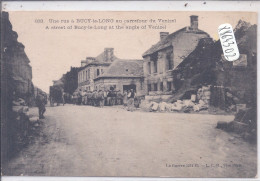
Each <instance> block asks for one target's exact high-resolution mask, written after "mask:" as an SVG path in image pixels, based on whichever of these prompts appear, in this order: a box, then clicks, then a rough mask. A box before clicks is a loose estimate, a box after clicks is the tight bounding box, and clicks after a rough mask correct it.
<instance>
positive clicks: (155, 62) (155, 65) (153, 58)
mask: <svg viewBox="0 0 260 181" xmlns="http://www.w3.org/2000/svg"><path fill="white" fill-rule="evenodd" d="M150 59H151V62H152V63H153V73H157V72H158V53H154V54H152V55H151V56H150Z"/></svg>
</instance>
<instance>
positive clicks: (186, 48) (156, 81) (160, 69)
mask: <svg viewBox="0 0 260 181" xmlns="http://www.w3.org/2000/svg"><path fill="white" fill-rule="evenodd" d="M208 37H210V36H209V35H208V34H207V33H206V32H204V31H202V30H200V29H198V16H194V15H193V16H190V26H187V27H184V28H182V29H180V30H178V31H176V32H174V33H172V34H169V33H168V32H160V41H159V42H158V43H156V44H155V45H153V46H152V47H151V48H150V49H148V50H147V51H146V52H145V53H144V54H143V59H144V65H143V68H144V76H145V82H144V84H145V86H144V87H145V92H146V94H149V92H157V93H159V94H167V93H169V94H170V93H171V92H172V91H173V90H174V89H175V88H174V84H173V81H174V78H173V73H172V71H173V70H174V69H176V67H177V66H178V65H179V64H180V63H181V62H182V61H183V60H184V59H185V58H186V57H187V56H188V55H189V54H190V53H191V52H192V51H193V50H194V49H195V48H196V46H197V45H198V42H199V40H200V39H202V38H208Z"/></svg>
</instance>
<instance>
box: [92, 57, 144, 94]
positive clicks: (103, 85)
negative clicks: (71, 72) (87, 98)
mask: <svg viewBox="0 0 260 181" xmlns="http://www.w3.org/2000/svg"><path fill="white" fill-rule="evenodd" d="M94 83H95V89H96V90H110V89H111V88H112V87H113V88H114V89H115V90H118V91H120V92H121V93H123V91H124V90H130V89H133V90H135V91H136V93H137V95H138V96H140V95H144V76H143V61H142V60H121V59H117V60H115V61H114V62H113V63H112V64H111V65H110V66H109V67H108V68H107V70H106V71H105V73H104V74H102V75H100V76H98V77H96V78H95V79H94Z"/></svg>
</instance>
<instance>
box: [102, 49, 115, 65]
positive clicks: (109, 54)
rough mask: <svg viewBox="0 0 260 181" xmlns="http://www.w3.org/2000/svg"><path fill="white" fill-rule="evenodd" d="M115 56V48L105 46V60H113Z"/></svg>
mask: <svg viewBox="0 0 260 181" xmlns="http://www.w3.org/2000/svg"><path fill="white" fill-rule="evenodd" d="M113 57H114V48H105V50H104V58H105V59H104V61H105V62H113Z"/></svg>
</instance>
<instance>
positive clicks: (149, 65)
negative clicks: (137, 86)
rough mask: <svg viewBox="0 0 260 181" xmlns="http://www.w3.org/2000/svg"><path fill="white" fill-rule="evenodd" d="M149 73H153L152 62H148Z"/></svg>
mask: <svg viewBox="0 0 260 181" xmlns="http://www.w3.org/2000/svg"><path fill="white" fill-rule="evenodd" d="M148 73H149V74H151V62H148Z"/></svg>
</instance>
